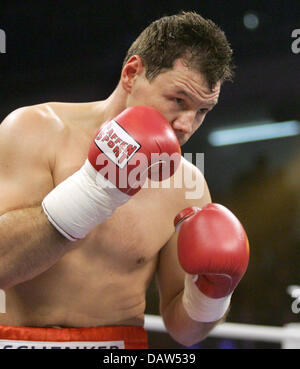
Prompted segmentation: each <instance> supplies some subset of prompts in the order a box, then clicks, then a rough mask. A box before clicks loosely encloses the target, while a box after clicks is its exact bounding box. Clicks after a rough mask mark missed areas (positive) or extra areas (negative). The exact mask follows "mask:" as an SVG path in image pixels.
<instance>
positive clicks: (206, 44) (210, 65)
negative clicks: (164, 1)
mask: <svg viewBox="0 0 300 369" xmlns="http://www.w3.org/2000/svg"><path fill="white" fill-rule="evenodd" d="M133 55H139V56H140V57H141V59H142V62H143V64H144V66H145V68H146V77H147V78H148V80H149V81H151V80H153V79H154V78H155V77H156V76H157V75H158V74H159V73H161V72H163V71H165V70H168V69H171V68H172V67H173V63H174V61H175V60H176V59H178V58H179V57H181V58H183V59H184V61H185V62H186V63H187V65H189V66H190V67H191V68H192V69H194V70H196V71H198V72H200V73H202V74H203V75H204V76H205V77H206V79H207V82H208V84H209V86H210V88H213V87H214V86H215V84H216V83H217V82H218V81H221V82H223V81H225V80H232V77H233V68H234V66H233V63H232V49H231V47H230V44H229V42H228V41H227V38H226V36H225V34H224V32H223V31H222V30H221V29H220V28H219V27H218V26H217V25H216V24H215V23H214V22H212V21H211V20H209V19H204V18H203V17H202V16H201V15H199V14H197V13H195V12H180V13H179V14H176V15H171V16H165V17H162V18H160V19H158V20H156V21H154V22H152V23H151V24H150V25H149V26H148V27H147V28H145V29H144V31H143V32H142V33H141V34H140V35H139V37H138V38H137V39H136V40H135V41H134V42H133V44H132V45H131V47H130V48H129V50H128V52H127V55H126V57H125V60H124V63H123V66H124V65H125V63H126V62H127V60H128V59H129V58H130V57H131V56H133Z"/></svg>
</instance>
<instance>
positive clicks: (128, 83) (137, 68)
mask: <svg viewBox="0 0 300 369" xmlns="http://www.w3.org/2000/svg"><path fill="white" fill-rule="evenodd" d="M143 70H144V66H143V63H142V59H141V58H140V56H138V55H133V56H132V57H131V58H130V59H128V60H127V62H126V64H125V65H124V67H123V69H122V72H121V83H122V87H123V88H124V90H125V91H126V92H128V93H130V92H131V89H132V86H133V84H134V82H135V80H136V77H137V76H139V75H140V74H141V73H142V72H143Z"/></svg>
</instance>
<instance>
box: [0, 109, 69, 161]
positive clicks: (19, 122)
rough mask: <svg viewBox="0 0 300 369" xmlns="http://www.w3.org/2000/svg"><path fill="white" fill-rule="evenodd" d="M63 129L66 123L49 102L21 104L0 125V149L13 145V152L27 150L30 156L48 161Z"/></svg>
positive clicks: (7, 148)
mask: <svg viewBox="0 0 300 369" xmlns="http://www.w3.org/2000/svg"><path fill="white" fill-rule="evenodd" d="M66 131H67V126H66V124H65V123H64V122H63V121H62V120H61V119H60V118H59V117H58V116H57V115H56V114H55V112H54V111H53V109H51V108H50V106H49V105H48V104H39V105H32V106H26V107H21V108H19V109H16V110H14V111H13V112H11V113H10V114H9V115H8V116H7V117H6V118H5V119H4V120H3V122H2V123H1V124H0V150H4V151H6V150H9V149H12V148H14V150H15V151H14V152H15V155H17V153H18V152H19V153H20V155H22V153H23V154H25V153H26V154H27V155H31V159H33V156H36V158H37V159H38V160H42V159H45V160H50V161H51V158H52V156H53V155H54V152H55V146H56V143H57V142H58V141H59V140H61V139H62V136H63V135H64V134H65V133H66ZM36 154H38V155H36Z"/></svg>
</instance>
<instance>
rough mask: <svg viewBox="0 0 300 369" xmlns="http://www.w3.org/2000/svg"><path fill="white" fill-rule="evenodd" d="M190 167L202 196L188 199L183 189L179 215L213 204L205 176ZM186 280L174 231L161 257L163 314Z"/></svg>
mask: <svg viewBox="0 0 300 369" xmlns="http://www.w3.org/2000/svg"><path fill="white" fill-rule="evenodd" d="M188 166H189V168H188V169H189V170H192V171H193V175H194V179H195V176H196V177H197V181H200V182H201V183H202V184H201V186H199V187H201V189H202V190H201V193H200V196H198V197H196V198H193V199H187V198H186V196H185V192H186V189H185V188H182V190H181V191H180V192H182V191H183V192H182V194H181V196H182V197H183V201H182V204H181V208H179V209H177V210H176V211H177V213H178V212H179V211H181V210H183V209H184V208H186V207H189V206H197V207H199V208H202V207H203V206H205V205H206V204H208V203H210V202H211V197H210V193H209V189H208V186H207V183H206V181H205V178H204V176H203V175H202V173H201V172H200V171H199V170H198V169H197V168H196V167H194V166H191V165H190V164H188ZM177 213H176V214H174V217H175V216H176V215H177ZM184 278H185V272H184V271H183V269H182V268H181V266H180V264H179V261H178V256H177V233H176V232H175V230H174V233H173V234H172V236H171V237H170V239H169V240H168V242H167V243H166V244H165V245H164V247H163V248H162V249H161V251H160V255H159V264H158V269H157V282H158V287H159V293H160V308H161V313H162V314H163V312H164V310H165V308H166V307H167V306H168V304H169V303H170V302H171V301H172V300H173V299H174V298H175V297H176V296H177V295H178V294H179V293H180V292H181V291H182V290H183V288H184Z"/></svg>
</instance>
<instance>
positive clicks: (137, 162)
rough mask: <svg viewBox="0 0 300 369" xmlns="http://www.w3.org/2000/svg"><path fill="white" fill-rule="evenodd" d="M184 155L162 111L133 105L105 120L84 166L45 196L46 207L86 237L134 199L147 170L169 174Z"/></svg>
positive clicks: (59, 225)
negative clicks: (181, 153) (114, 116)
mask: <svg viewBox="0 0 300 369" xmlns="http://www.w3.org/2000/svg"><path fill="white" fill-rule="evenodd" d="M180 159H181V155H180V146H179V143H178V141H177V137H176V135H175V133H174V131H173V129H172V128H171V126H170V124H169V122H168V121H167V120H166V118H165V117H164V116H163V115H162V114H161V113H159V112H158V111H157V110H155V109H153V108H150V107H145V106H134V107H131V108H128V109H126V110H124V112H122V113H121V114H119V115H118V116H117V117H116V118H114V119H113V120H111V121H108V122H106V123H104V124H103V125H102V126H101V128H100V129H99V131H98V132H97V134H96V136H95V138H94V140H93V141H92V144H91V146H90V150H89V153H88V158H87V159H86V161H85V163H84V164H83V166H82V167H81V168H80V169H79V170H78V171H77V172H75V173H74V174H73V175H72V176H70V177H68V178H67V179H66V180H64V181H63V182H61V183H60V184H59V185H58V186H56V187H55V188H54V189H53V190H52V191H51V192H50V193H49V194H48V195H47V196H46V197H45V198H44V200H43V202H42V206H43V210H44V212H45V214H46V215H47V217H48V219H49V221H50V222H51V223H52V224H53V226H54V227H55V228H56V229H57V230H58V231H59V232H60V233H62V234H63V235H64V236H65V237H67V238H68V239H69V240H70V241H76V240H79V239H82V238H84V237H85V236H86V235H87V234H88V233H89V232H90V231H91V230H92V229H93V228H94V227H95V226H96V225H97V224H100V223H102V222H104V221H105V220H106V219H107V218H109V217H110V216H111V215H112V214H113V213H114V211H115V210H116V209H117V208H118V207H120V206H122V205H123V204H125V203H126V202H127V201H129V200H130V198H131V196H132V195H134V194H135V193H136V192H138V191H139V190H140V189H141V187H142V186H143V184H144V183H145V181H146V179H147V176H148V177H150V179H154V180H163V179H166V178H169V177H170V176H171V175H172V174H173V173H174V171H175V170H176V169H177V167H178V165H179V163H180Z"/></svg>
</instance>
